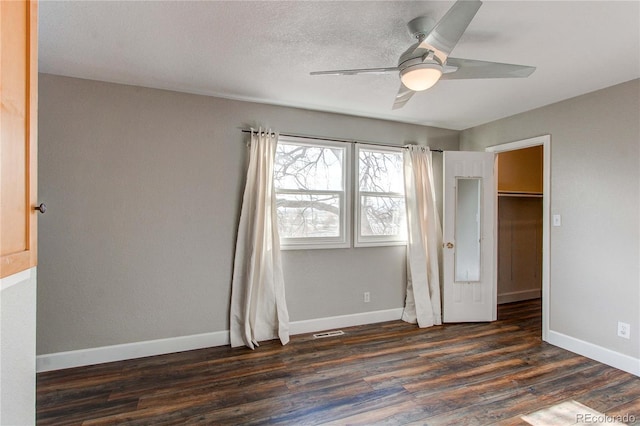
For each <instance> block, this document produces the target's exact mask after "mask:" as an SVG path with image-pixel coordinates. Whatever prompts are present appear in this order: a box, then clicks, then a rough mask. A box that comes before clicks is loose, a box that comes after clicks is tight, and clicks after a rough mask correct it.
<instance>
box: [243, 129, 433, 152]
mask: <svg viewBox="0 0 640 426" xmlns="http://www.w3.org/2000/svg"><path fill="white" fill-rule="evenodd" d="M240 131H241V132H242V133H258V131H257V130H251V129H240ZM280 136H288V137H290V138H301V139H315V140H320V141H330V142H342V143H359V144H363V145H375V146H386V147H389V148H404V147H403V146H398V145H389V144H383V143H376V142H360V141H356V140H350V139H336V138H325V137H322V136H307V135H296V134H292V133H280ZM430 151H432V152H442V150H441V149H430Z"/></svg>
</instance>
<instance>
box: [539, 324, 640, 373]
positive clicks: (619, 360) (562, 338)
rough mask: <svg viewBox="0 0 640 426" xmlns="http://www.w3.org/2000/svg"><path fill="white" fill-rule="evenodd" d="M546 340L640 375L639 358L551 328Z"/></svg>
mask: <svg viewBox="0 0 640 426" xmlns="http://www.w3.org/2000/svg"><path fill="white" fill-rule="evenodd" d="M547 342H549V343H551V344H552V345H555V346H558V347H560V348H562V349H566V350H568V351H571V352H574V353H576V354H578V355H582V356H584V357H587V358H590V359H593V360H596V361H599V362H601V363H603V364H607V365H610V366H611V367H615V368H617V369H620V370H623V371H626V372H627V373H631V374H634V375H636V376H638V377H640V358H634V357H632V356H629V355H625V354H621V353H619V352H616V351H612V350H611V349H607V348H604V347H602V346H598V345H594V344H593V343H589V342H585V341H583V340H580V339H576V338H575V337H571V336H567V335H566V334H562V333H558V332H557V331H552V330H549V334H548V335H547Z"/></svg>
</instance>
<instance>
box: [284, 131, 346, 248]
mask: <svg viewBox="0 0 640 426" xmlns="http://www.w3.org/2000/svg"><path fill="white" fill-rule="evenodd" d="M344 176H345V149H344V148H336V147H332V146H319V145H315V144H302V143H295V144H294V143H287V142H283V143H278V146H277V148H276V158H275V169H274V186H275V188H276V209H277V216H278V230H279V232H280V236H281V237H283V238H285V239H295V238H339V237H340V238H341V237H342V236H343V233H344V230H343V229H342V228H343V226H342V225H341V224H342V223H343V219H342V212H343V210H344V202H345V201H344V199H345V196H344V191H345V184H344V180H345V179H344Z"/></svg>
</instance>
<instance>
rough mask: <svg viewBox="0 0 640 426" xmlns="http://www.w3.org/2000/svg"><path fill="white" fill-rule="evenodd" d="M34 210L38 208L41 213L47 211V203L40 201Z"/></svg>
mask: <svg viewBox="0 0 640 426" xmlns="http://www.w3.org/2000/svg"><path fill="white" fill-rule="evenodd" d="M33 209H34V210H38V211H39V212H40V213H43V214H44V212H46V211H47V205H46V204H45V203H40V205H39V206H36V207H34V208H33Z"/></svg>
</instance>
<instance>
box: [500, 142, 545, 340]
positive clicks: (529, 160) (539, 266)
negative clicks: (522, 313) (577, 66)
mask: <svg viewBox="0 0 640 426" xmlns="http://www.w3.org/2000/svg"><path fill="white" fill-rule="evenodd" d="M550 145H551V138H550V136H548V135H546V136H541V137H537V138H532V139H526V140H522V141H517V142H512V143H508V144H503V145H496V146H492V147H489V148H487V151H492V152H495V153H496V186H497V188H496V189H497V197H498V200H497V213H496V230H497V240H496V241H497V244H496V246H497V247H496V254H497V276H498V304H501V303H510V302H516V301H521V300H528V299H535V298H540V297H541V298H542V338H543V339H544V340H546V336H547V332H548V307H549V233H550V231H549V216H550V214H549V198H550V197H549V191H550V181H549V178H550V161H551V157H550V150H551V146H550Z"/></svg>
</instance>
